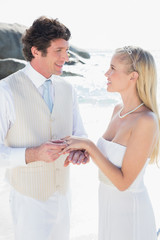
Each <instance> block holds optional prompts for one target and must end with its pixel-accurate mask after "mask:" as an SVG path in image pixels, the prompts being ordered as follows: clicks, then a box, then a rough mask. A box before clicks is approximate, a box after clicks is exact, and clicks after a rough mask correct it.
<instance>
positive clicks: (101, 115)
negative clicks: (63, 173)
mask: <svg viewBox="0 0 160 240" xmlns="http://www.w3.org/2000/svg"><path fill="white" fill-rule="evenodd" d="M112 108H113V106H110V107H107V108H104V107H99V106H87V105H82V104H81V105H80V111H81V114H82V116H83V120H84V125H85V128H86V130H87V133H88V137H89V138H91V139H93V140H94V141H95V142H96V141H97V139H98V137H99V136H101V135H102V134H103V131H104V129H105V128H106V126H107V121H109V119H110V116H111V112H112ZM3 176H4V169H1V170H0V206H1V208H0V240H14V238H13V227H12V221H11V215H10V209H9V186H8V185H7V184H6V183H5V182H4V181H3ZM159 182H160V169H158V168H157V167H156V166H155V165H153V166H152V165H150V166H148V168H147V170H146V174H145V183H146V186H147V188H148V192H149V195H150V199H151V202H152V206H153V210H154V213H155V218H156V225H157V231H158V229H159V227H160V190H159V188H157V185H158V183H159ZM98 184H99V182H98V169H97V167H96V166H95V165H94V164H93V163H92V161H90V163H89V164H87V165H81V166H75V165H71V190H72V191H71V200H72V211H71V237H70V239H71V240H98V238H97V232H98Z"/></svg>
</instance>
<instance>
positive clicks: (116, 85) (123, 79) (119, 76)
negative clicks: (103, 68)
mask: <svg viewBox="0 0 160 240" xmlns="http://www.w3.org/2000/svg"><path fill="white" fill-rule="evenodd" d="M126 67H127V66H126V65H124V64H123V63H122V62H121V61H120V59H119V56H118V55H113V57H112V59H111V63H110V68H109V69H108V71H107V72H106V73H105V76H106V77H107V91H108V92H119V93H121V92H123V91H126V89H127V88H128V87H129V86H130V82H131V81H130V79H131V74H128V73H127V69H126Z"/></svg>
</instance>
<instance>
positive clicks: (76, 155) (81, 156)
mask: <svg viewBox="0 0 160 240" xmlns="http://www.w3.org/2000/svg"><path fill="white" fill-rule="evenodd" d="M88 162H89V154H88V152H86V151H82V150H74V151H71V152H70V153H69V156H68V157H67V158H66V160H65V162H64V166H65V167H67V166H68V165H69V164H70V163H73V164H77V165H80V164H81V163H82V164H86V163H88Z"/></svg>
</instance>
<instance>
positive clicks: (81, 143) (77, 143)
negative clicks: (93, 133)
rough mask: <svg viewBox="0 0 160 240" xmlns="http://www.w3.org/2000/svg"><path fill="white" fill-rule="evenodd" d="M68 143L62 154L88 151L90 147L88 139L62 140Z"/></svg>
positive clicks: (66, 138)
mask: <svg viewBox="0 0 160 240" xmlns="http://www.w3.org/2000/svg"><path fill="white" fill-rule="evenodd" d="M62 140H63V141H64V142H65V143H66V145H67V146H66V147H65V148H64V149H63V151H62V152H61V153H60V154H63V153H68V152H71V151H73V150H86V151H87V148H88V145H89V141H90V140H88V139H87V138H81V137H75V136H71V137H65V138H63V139H62Z"/></svg>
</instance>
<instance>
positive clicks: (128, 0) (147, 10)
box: [0, 0, 160, 50]
mask: <svg viewBox="0 0 160 240" xmlns="http://www.w3.org/2000/svg"><path fill="white" fill-rule="evenodd" d="M1 1H2V0H1ZM41 15H45V16H48V17H52V18H58V19H59V21H61V22H62V23H63V24H65V25H66V26H67V27H68V28H69V29H70V31H71V33H72V38H71V40H70V43H71V44H72V45H75V46H76V47H79V48H83V49H100V50H108V49H112V50H114V49H115V48H118V47H123V46H126V45H136V46H140V47H142V48H145V49H147V50H159V49H160V31H159V30H160V10H159V0H109V1H108V0H43V1H41V0H28V1H27V0H26V1H23V0H5V1H3V4H1V13H0V22H6V23H19V24H23V25H26V26H27V27H29V26H30V25H31V24H32V23H33V21H34V20H35V19H36V18H38V17H39V16H41Z"/></svg>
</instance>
